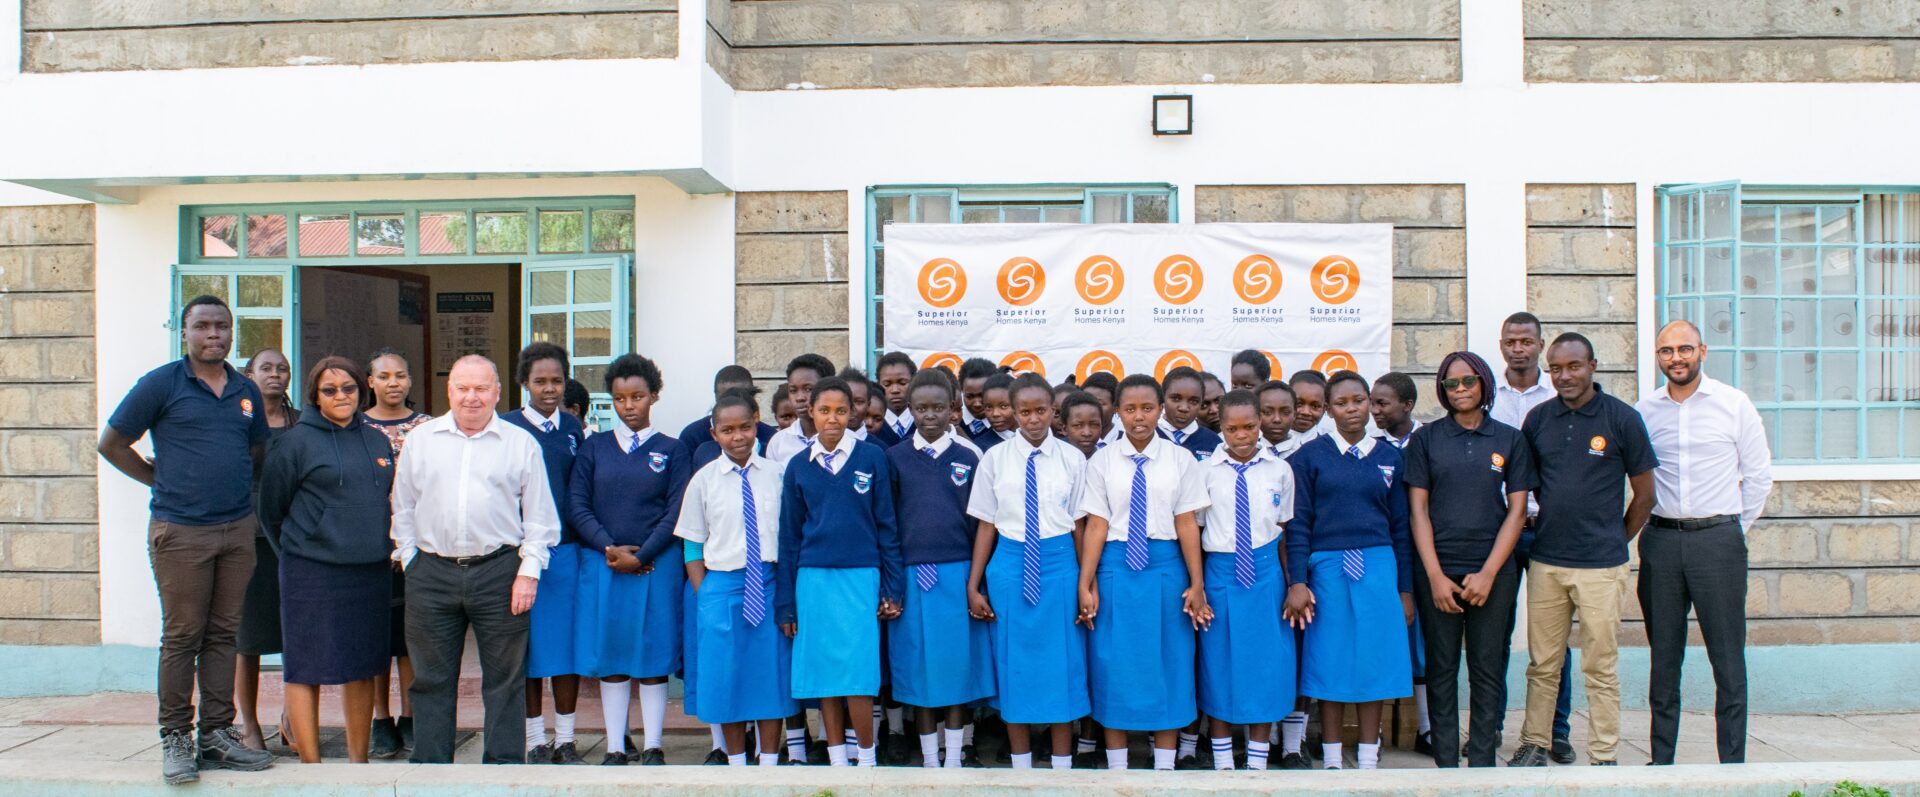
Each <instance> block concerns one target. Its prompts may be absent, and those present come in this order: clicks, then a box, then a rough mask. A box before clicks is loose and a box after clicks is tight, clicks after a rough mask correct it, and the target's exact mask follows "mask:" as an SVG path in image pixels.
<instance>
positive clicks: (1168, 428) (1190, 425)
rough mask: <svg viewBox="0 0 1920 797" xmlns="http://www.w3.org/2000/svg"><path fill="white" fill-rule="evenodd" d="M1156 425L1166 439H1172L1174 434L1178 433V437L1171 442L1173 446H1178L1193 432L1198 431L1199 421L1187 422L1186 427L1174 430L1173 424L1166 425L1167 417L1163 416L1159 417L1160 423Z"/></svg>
mask: <svg viewBox="0 0 1920 797" xmlns="http://www.w3.org/2000/svg"><path fill="white" fill-rule="evenodd" d="M1157 425H1158V426H1159V428H1160V431H1162V432H1164V433H1166V435H1167V437H1168V438H1174V433H1176V432H1178V433H1179V437H1178V438H1177V439H1174V440H1173V442H1174V444H1175V445H1179V444H1180V443H1181V442H1183V441H1185V440H1186V439H1187V438H1189V437H1192V436H1193V433H1194V432H1198V431H1200V421H1198V420H1192V421H1187V425H1186V426H1182V427H1180V428H1178V429H1175V428H1173V424H1170V423H1167V416H1165V415H1161V416H1160V421H1159V423H1158V424H1157Z"/></svg>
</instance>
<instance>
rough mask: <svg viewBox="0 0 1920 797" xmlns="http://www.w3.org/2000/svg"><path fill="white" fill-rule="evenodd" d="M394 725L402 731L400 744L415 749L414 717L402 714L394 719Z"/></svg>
mask: <svg viewBox="0 0 1920 797" xmlns="http://www.w3.org/2000/svg"><path fill="white" fill-rule="evenodd" d="M393 727H394V728H396V729H398V730H399V731H400V746H402V747H405V748H407V749H408V750H412V749H413V718H412V717H408V716H404V715H403V716H401V717H399V718H397V719H395V720H394V721H393Z"/></svg>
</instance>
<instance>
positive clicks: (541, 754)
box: [527, 744, 553, 764]
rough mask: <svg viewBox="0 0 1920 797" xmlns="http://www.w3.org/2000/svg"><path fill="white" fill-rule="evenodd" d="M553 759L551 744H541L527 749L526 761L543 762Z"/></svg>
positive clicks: (531, 762) (532, 762)
mask: <svg viewBox="0 0 1920 797" xmlns="http://www.w3.org/2000/svg"><path fill="white" fill-rule="evenodd" d="M552 760H553V745H551V744H542V745H536V746H534V747H530V748H528V749H527V763H529V764H545V763H547V762H549V761H552Z"/></svg>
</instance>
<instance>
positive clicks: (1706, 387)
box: [1595, 374, 1720, 404]
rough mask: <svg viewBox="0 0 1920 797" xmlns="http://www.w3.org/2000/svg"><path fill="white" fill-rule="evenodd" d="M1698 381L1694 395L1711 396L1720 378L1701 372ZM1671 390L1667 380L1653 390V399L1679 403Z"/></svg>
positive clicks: (1691, 397) (1671, 384)
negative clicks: (1674, 398)
mask: <svg viewBox="0 0 1920 797" xmlns="http://www.w3.org/2000/svg"><path fill="white" fill-rule="evenodd" d="M1698 381H1699V382H1700V386H1699V387H1696V388H1694V389H1693V395H1694V396H1711V395H1713V393H1714V390H1715V389H1716V388H1718V387H1719V386H1720V380H1718V379H1714V378H1713V377H1711V376H1707V375H1706V374H1701V375H1700V378H1699V380H1698ZM1595 387H1596V388H1598V387H1599V386H1598V385H1596V386H1595ZM1672 391H1673V383H1671V382H1669V383H1667V384H1664V385H1661V386H1660V389H1659V390H1655V391H1653V399H1654V400H1655V401H1664V402H1667V403H1669V404H1680V403H1681V402H1678V401H1674V400H1673V392H1672ZM1692 400H1693V396H1688V397H1687V401H1692Z"/></svg>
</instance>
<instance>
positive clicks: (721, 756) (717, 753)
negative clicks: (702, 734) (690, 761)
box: [700, 747, 727, 767]
mask: <svg viewBox="0 0 1920 797" xmlns="http://www.w3.org/2000/svg"><path fill="white" fill-rule="evenodd" d="M700 765H701V766H703V767H724V766H726V765H727V751H725V750H722V749H720V748H718V747H715V748H713V750H712V751H711V752H708V753H707V760H705V761H702V762H700Z"/></svg>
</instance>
